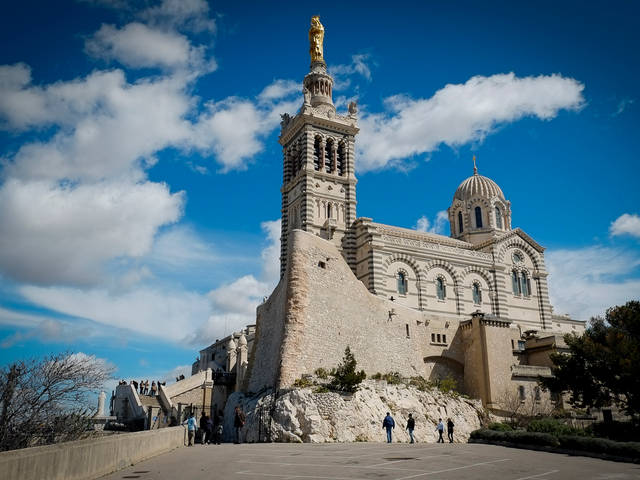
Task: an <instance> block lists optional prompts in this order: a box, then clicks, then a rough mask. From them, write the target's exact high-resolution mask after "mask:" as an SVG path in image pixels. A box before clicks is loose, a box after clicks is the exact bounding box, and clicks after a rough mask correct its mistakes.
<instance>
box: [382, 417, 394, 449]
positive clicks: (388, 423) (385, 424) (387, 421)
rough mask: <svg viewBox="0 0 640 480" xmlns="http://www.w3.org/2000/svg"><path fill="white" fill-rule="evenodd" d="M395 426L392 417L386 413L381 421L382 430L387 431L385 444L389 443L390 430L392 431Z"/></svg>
mask: <svg viewBox="0 0 640 480" xmlns="http://www.w3.org/2000/svg"><path fill="white" fill-rule="evenodd" d="M395 426H396V422H394V421H393V417H392V416H391V414H390V413H389V412H387V416H386V417H384V420H383V421H382V428H386V429H387V443H391V430H393V429H394V428H395Z"/></svg>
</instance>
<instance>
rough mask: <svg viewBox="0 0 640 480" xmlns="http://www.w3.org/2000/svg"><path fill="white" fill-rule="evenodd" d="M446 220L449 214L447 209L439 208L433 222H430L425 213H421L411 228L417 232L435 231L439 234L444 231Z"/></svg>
mask: <svg viewBox="0 0 640 480" xmlns="http://www.w3.org/2000/svg"><path fill="white" fill-rule="evenodd" d="M448 221H449V215H448V214H447V211H446V210H440V211H439V212H438V213H437V214H436V218H435V220H434V222H433V224H431V222H430V221H429V219H428V218H427V217H426V216H425V215H423V216H422V217H420V218H419V219H418V220H417V222H416V225H415V226H414V227H413V228H414V229H416V230H418V231H419V232H428V233H437V234H439V235H443V234H444V233H445V228H446V226H447V222H448Z"/></svg>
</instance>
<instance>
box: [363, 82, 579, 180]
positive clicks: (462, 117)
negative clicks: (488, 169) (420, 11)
mask: <svg viewBox="0 0 640 480" xmlns="http://www.w3.org/2000/svg"><path fill="white" fill-rule="evenodd" d="M583 89H584V85H583V84H581V83H580V82H578V81H576V80H574V79H572V78H565V77H562V76H561V75H557V74H554V75H540V76H537V77H525V78H518V77H516V76H515V75H514V74H513V73H508V74H499V75H492V76H491V77H483V76H475V77H472V78H471V79H469V80H468V81H467V82H466V83H465V84H462V85H447V86H445V87H444V88H442V89H441V90H439V91H438V92H436V93H435V95H434V96H433V97H431V98H430V99H418V100H414V99H411V98H408V97H406V96H402V95H396V96H392V97H389V98H387V99H386V101H385V104H386V108H387V112H386V113H375V114H374V113H369V114H368V113H366V112H364V114H363V115H362V116H361V119H360V129H361V131H360V138H359V142H358V148H359V153H358V167H359V169H360V170H362V171H366V170H375V169H380V168H384V167H386V166H393V165H396V166H397V165H399V164H400V163H401V162H402V160H403V159H406V158H407V157H411V156H414V155H419V154H424V153H428V152H432V151H434V150H436V149H437V148H438V146H439V145H440V144H442V143H444V144H446V145H449V146H458V145H462V144H465V143H468V142H471V141H482V140H483V139H484V137H486V136H487V135H488V134H490V133H491V132H492V131H494V130H495V129H496V128H497V127H498V126H500V125H501V124H505V123H508V122H513V121H516V120H518V119H521V118H523V117H525V116H536V117H538V118H540V119H542V120H549V119H552V118H554V117H555V116H556V115H557V114H558V112H559V111H560V110H562V109H568V110H577V109H579V108H581V106H582V105H583V104H584V98H583V96H582V90H583Z"/></svg>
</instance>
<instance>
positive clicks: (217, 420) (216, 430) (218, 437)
mask: <svg viewBox="0 0 640 480" xmlns="http://www.w3.org/2000/svg"><path fill="white" fill-rule="evenodd" d="M223 421H224V413H223V412H222V410H219V411H218V413H217V414H216V415H215V416H214V417H213V442H214V443H215V444H216V445H220V442H221V441H222V431H223V425H222V424H223Z"/></svg>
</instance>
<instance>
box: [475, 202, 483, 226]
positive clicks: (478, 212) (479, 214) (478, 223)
mask: <svg viewBox="0 0 640 480" xmlns="http://www.w3.org/2000/svg"><path fill="white" fill-rule="evenodd" d="M475 212H476V227H477V228H482V209H481V208H480V207H476V209H475Z"/></svg>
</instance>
